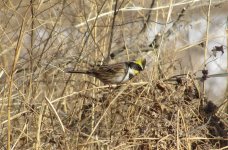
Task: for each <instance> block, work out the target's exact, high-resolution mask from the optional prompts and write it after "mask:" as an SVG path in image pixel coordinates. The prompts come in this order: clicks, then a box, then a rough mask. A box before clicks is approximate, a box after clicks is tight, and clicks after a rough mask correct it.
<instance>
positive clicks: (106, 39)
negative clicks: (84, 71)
mask: <svg viewBox="0 0 228 150" xmlns="http://www.w3.org/2000/svg"><path fill="white" fill-rule="evenodd" d="M115 2H116V1H113V3H112V2H111V1H70V0H69V1H68V0H67V1H48V0H47V1H33V0H31V1H30V0H27V1H26V0H23V1H17V2H16V1H7V2H2V3H1V4H0V7H1V8H0V17H1V20H2V21H1V23H0V35H1V36H0V37H1V38H0V124H1V128H0V148H1V149H7V148H8V149H10V148H11V149H118V150H119V149H139V150H141V149H146V150H147V149H188V150H191V149H227V145H228V135H227V132H228V120H227V118H228V115H227V108H226V107H227V105H228V104H227V97H224V98H223V103H222V104H221V105H220V106H216V105H214V104H213V103H212V102H211V100H212V101H216V99H215V100H214V99H210V100H209V99H208V98H207V97H206V95H204V92H206V91H205V88H204V87H203V88H201V87H200V86H199V85H198V84H201V83H200V82H198V81H197V80H195V79H192V78H190V77H188V78H186V81H184V82H183V83H180V84H170V83H168V82H165V80H164V79H167V78H168V77H169V76H172V75H174V74H179V73H186V72H189V71H193V72H194V71H195V70H199V69H202V68H204V66H203V65H202V64H203V63H199V64H197V65H196V66H193V64H191V63H192V62H190V61H189V64H185V63H183V62H182V61H180V59H181V58H183V59H184V60H187V59H185V58H187V57H186V56H185V55H184V54H183V53H184V52H186V51H187V53H193V51H192V49H194V52H195V51H198V50H199V51H198V53H197V54H196V55H195V56H196V58H198V57H197V56H198V55H199V54H202V53H204V54H205V56H204V58H205V60H207V58H206V57H207V56H206V55H207V53H209V52H208V49H207V48H205V47H203V48H202V47H200V46H199V44H200V43H201V44H202V43H204V42H205V41H206V45H208V44H210V41H211V40H213V39H216V35H213V36H211V35H210V34H209V27H210V26H209V23H210V19H208V20H207V25H208V26H207V33H205V35H206V36H205V38H202V39H201V40H200V41H198V42H196V43H195V44H192V43H187V42H183V41H184V40H182V39H183V35H184V33H179V32H183V31H182V30H180V29H179V28H180V26H179V25H180V24H183V22H184V25H185V26H187V25H186V24H188V20H187V19H186V18H188V17H189V16H191V15H189V14H191V13H192V12H194V11H195V10H199V9H202V10H203V13H205V16H208V18H210V14H211V13H212V12H213V9H212V12H211V13H210V12H209V11H208V7H209V6H210V8H215V7H219V6H220V5H222V4H224V5H227V1H225V0H224V1H213V0H212V1H211V4H210V5H209V3H208V2H205V1H200V0H196V1H195V3H192V2H190V1H181V0H179V1H170V2H169V3H168V2H167V1H155V3H154V5H152V4H151V1H146V0H145V1H142V2H139V1H133V0H132V1H118V3H117V4H116V3H115ZM135 6H140V7H135ZM183 6H184V7H186V9H183ZM129 7H131V8H129ZM115 9H116V10H115ZM113 14H114V15H113ZM184 17H186V18H184ZM154 18H155V19H154ZM171 18H172V20H174V21H173V22H172V23H173V24H171V23H170V20H171ZM173 18H175V19H173ZM155 20H156V21H157V22H158V23H153V21H155ZM183 20H185V21H183ZM186 20H187V21H186ZM159 23H162V28H161V27H158V25H159ZM160 28H161V29H160ZM157 31H159V32H160V34H157ZM152 32H153V33H154V32H156V33H154V35H155V36H154V37H153V38H151V35H150V34H151V33H152ZM184 32H186V31H185V30H184ZM174 36H175V37H176V38H177V39H175V38H173V37H174ZM173 39H174V40H173ZM180 43H182V44H180ZM178 44H179V45H181V46H179V47H178V46H177V45H178ZM188 50H189V51H188ZM108 54H111V56H112V57H111V58H110V57H107V56H108ZM137 57H145V58H146V59H147V62H148V65H147V68H146V70H145V71H143V72H142V73H141V74H140V75H139V76H138V77H136V78H134V79H133V80H132V81H130V82H128V83H126V84H123V85H121V86H111V87H110V86H104V85H102V83H100V82H99V81H97V80H96V79H94V78H92V77H88V76H85V75H69V74H66V73H65V72H64V71H63V70H64V69H65V68H67V67H74V68H75V69H80V68H89V67H91V65H94V64H100V63H101V62H105V63H106V62H107V63H114V62H119V61H123V60H131V59H134V58H137ZM185 65H186V67H184V66H185ZM189 66H192V67H189ZM195 68H197V69H195ZM205 82H206V83H207V80H206V81H205ZM206 94H207V93H206Z"/></svg>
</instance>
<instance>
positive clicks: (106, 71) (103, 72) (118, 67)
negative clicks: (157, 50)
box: [65, 58, 146, 84]
mask: <svg viewBox="0 0 228 150" xmlns="http://www.w3.org/2000/svg"><path fill="white" fill-rule="evenodd" d="M145 65H146V59H145V58H139V59H136V60H134V61H126V62H119V63H115V64H104V65H100V66H96V67H94V68H92V69H88V70H73V69H69V68H68V69H65V72H66V73H78V74H87V75H89V76H93V77H96V78H97V79H99V80H100V81H101V82H103V83H104V84H121V83H125V82H127V81H129V80H131V79H132V78H133V77H134V76H136V75H138V74H139V73H140V72H141V71H143V70H144V69H145Z"/></svg>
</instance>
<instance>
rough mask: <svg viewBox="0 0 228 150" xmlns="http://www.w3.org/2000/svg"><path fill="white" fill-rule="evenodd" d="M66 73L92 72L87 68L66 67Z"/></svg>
mask: <svg viewBox="0 0 228 150" xmlns="http://www.w3.org/2000/svg"><path fill="white" fill-rule="evenodd" d="M65 72H66V73H80V74H90V73H89V71H87V70H74V69H73V68H67V69H65Z"/></svg>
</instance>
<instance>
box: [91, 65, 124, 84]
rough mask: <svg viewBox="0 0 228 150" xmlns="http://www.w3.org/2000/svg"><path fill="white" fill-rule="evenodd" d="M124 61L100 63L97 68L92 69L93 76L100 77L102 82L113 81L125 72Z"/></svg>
mask: <svg viewBox="0 0 228 150" xmlns="http://www.w3.org/2000/svg"><path fill="white" fill-rule="evenodd" d="M127 70H128V69H127V64H126V63H117V64H111V65H102V66H100V67H99V68H97V69H93V70H92V72H93V74H94V76H95V77H97V78H98V79H100V80H101V81H102V82H104V83H114V82H115V81H113V80H114V79H116V78H118V77H120V76H123V78H124V77H125V75H126V72H127Z"/></svg>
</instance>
